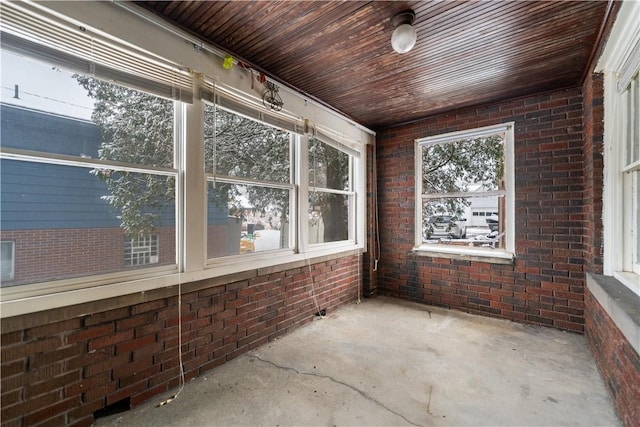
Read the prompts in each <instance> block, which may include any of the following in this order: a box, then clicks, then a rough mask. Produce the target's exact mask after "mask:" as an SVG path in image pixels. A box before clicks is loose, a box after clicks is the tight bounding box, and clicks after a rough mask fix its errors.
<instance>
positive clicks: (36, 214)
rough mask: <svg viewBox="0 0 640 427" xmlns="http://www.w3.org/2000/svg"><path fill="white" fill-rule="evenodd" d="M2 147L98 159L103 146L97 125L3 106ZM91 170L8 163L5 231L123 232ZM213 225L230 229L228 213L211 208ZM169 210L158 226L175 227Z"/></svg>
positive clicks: (1, 181)
mask: <svg viewBox="0 0 640 427" xmlns="http://www.w3.org/2000/svg"><path fill="white" fill-rule="evenodd" d="M0 118H1V123H0V144H2V146H3V147H5V148H9V147H10V148H18V149H25V150H32V151H44V152H47V153H55V154H64V155H74V156H80V155H83V156H90V157H92V158H97V157H98V148H99V147H100V143H101V141H102V137H101V133H100V129H99V128H98V127H97V126H96V125H95V124H93V123H91V122H88V121H84V120H78V119H73V118H69V117H64V116H58V115H54V114H49V113H45V112H41V111H35V110H29V109H25V108H21V107H14V106H11V105H6V104H0ZM90 170H91V169H90V168H82V167H73V166H61V165H52V164H44V163H31V162H23V161H16V160H2V161H1V164H0V196H1V200H0V229H3V230H25V229H51V228H112V227H119V226H120V220H119V219H118V212H116V210H115V209H114V208H113V207H112V206H111V205H110V204H109V203H108V202H107V201H105V200H103V199H102V198H101V197H102V196H105V195H108V194H109V191H108V189H107V187H106V185H105V184H104V183H103V182H102V181H100V180H99V179H98V178H97V177H96V176H95V175H93V174H91V173H90ZM208 211H209V212H208V221H209V224H226V221H227V212H226V210H222V209H219V208H218V209H216V208H215V207H212V206H210V209H209V210H208ZM174 212H175V210H174V209H173V210H172V209H168V212H167V213H165V214H163V215H162V217H161V218H160V221H159V224H158V225H168V226H171V225H174V224H175V214H174Z"/></svg>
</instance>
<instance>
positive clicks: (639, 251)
mask: <svg viewBox="0 0 640 427" xmlns="http://www.w3.org/2000/svg"><path fill="white" fill-rule="evenodd" d="M634 175H635V181H636V182H635V189H632V190H634V193H633V194H632V197H633V198H635V204H634V205H633V208H632V209H633V210H634V214H635V216H636V232H635V236H634V237H635V239H636V250H635V259H634V260H633V262H634V263H635V264H640V172H634ZM632 187H633V186H632ZM638 267H640V266H637V267H636V268H638Z"/></svg>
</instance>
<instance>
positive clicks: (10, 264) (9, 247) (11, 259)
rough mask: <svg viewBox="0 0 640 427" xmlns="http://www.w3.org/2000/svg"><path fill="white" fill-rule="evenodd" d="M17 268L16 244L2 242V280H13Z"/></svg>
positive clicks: (0, 257)
mask: <svg viewBox="0 0 640 427" xmlns="http://www.w3.org/2000/svg"><path fill="white" fill-rule="evenodd" d="M14 268H15V243H14V242H7V241H4V242H0V280H13V276H14Z"/></svg>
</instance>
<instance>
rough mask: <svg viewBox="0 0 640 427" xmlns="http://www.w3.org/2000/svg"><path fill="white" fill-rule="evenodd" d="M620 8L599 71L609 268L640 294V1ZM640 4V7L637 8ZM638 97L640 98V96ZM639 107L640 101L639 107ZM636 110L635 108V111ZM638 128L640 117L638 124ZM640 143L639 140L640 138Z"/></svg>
mask: <svg viewBox="0 0 640 427" xmlns="http://www.w3.org/2000/svg"><path fill="white" fill-rule="evenodd" d="M625 8H628V9H631V10H627V11H626V12H625V13H623V12H622V10H621V11H620V13H619V14H618V19H617V20H616V23H615V24H614V27H613V29H612V31H611V34H610V36H609V40H608V42H607V45H606V46H605V50H604V53H603V55H602V56H601V58H600V60H599V62H598V64H597V66H596V69H595V71H596V72H603V73H604V118H605V119H604V150H603V158H604V180H603V209H602V210H603V212H602V223H603V273H604V274H605V275H608V276H613V277H615V278H616V279H618V281H620V282H621V283H622V284H624V285H625V286H626V287H627V288H629V289H630V290H631V291H632V292H634V293H635V294H636V295H640V262H634V260H633V258H634V257H635V258H636V261H640V253H639V252H640V248H639V247H638V246H639V245H640V244H639V243H638V240H639V239H640V230H638V226H637V224H638V222H639V221H638V216H640V212H639V211H640V207H639V202H638V197H639V196H638V194H637V192H638V191H639V188H638V187H640V183H639V182H638V181H639V180H640V159H639V160H636V161H633V160H631V161H630V162H629V161H628V160H627V156H628V147H630V146H631V143H632V142H631V141H630V140H629V127H630V126H631V125H632V124H633V123H630V122H629V120H630V119H632V118H635V119H636V120H638V114H639V112H638V111H633V108H631V109H629V105H628V102H627V98H628V95H629V87H630V85H632V84H633V82H634V78H635V82H636V83H635V88H632V90H635V94H634V95H635V96H636V98H637V97H638V96H639V95H638V91H639V90H640V88H638V87H637V86H638V85H639V84H640V83H638V81H639V80H640V77H638V76H639V75H640V27H638V26H637V25H633V23H632V22H631V21H629V20H630V19H631V18H630V17H631V16H637V13H638V12H640V5H638V4H637V3H636V2H629V4H628V5H627V4H626V3H625V5H623V9H625ZM634 8H635V11H634V10H633V9H634ZM636 102H638V100H637V99H636ZM634 108H637V106H634ZM630 110H631V111H630ZM635 126H636V130H637V126H638V124H637V122H636V124H635ZM636 138H638V136H636ZM635 143H636V144H640V142H639V141H635ZM635 149H636V150H640V147H638V146H636V147H635Z"/></svg>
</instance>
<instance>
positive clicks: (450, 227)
mask: <svg viewBox="0 0 640 427" xmlns="http://www.w3.org/2000/svg"><path fill="white" fill-rule="evenodd" d="M465 222H466V219H464V218H458V217H457V216H455V215H434V216H432V217H430V218H429V220H428V221H427V226H426V227H425V237H426V238H427V239H439V238H454V239H464V238H465V237H467V225H466V224H465Z"/></svg>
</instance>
